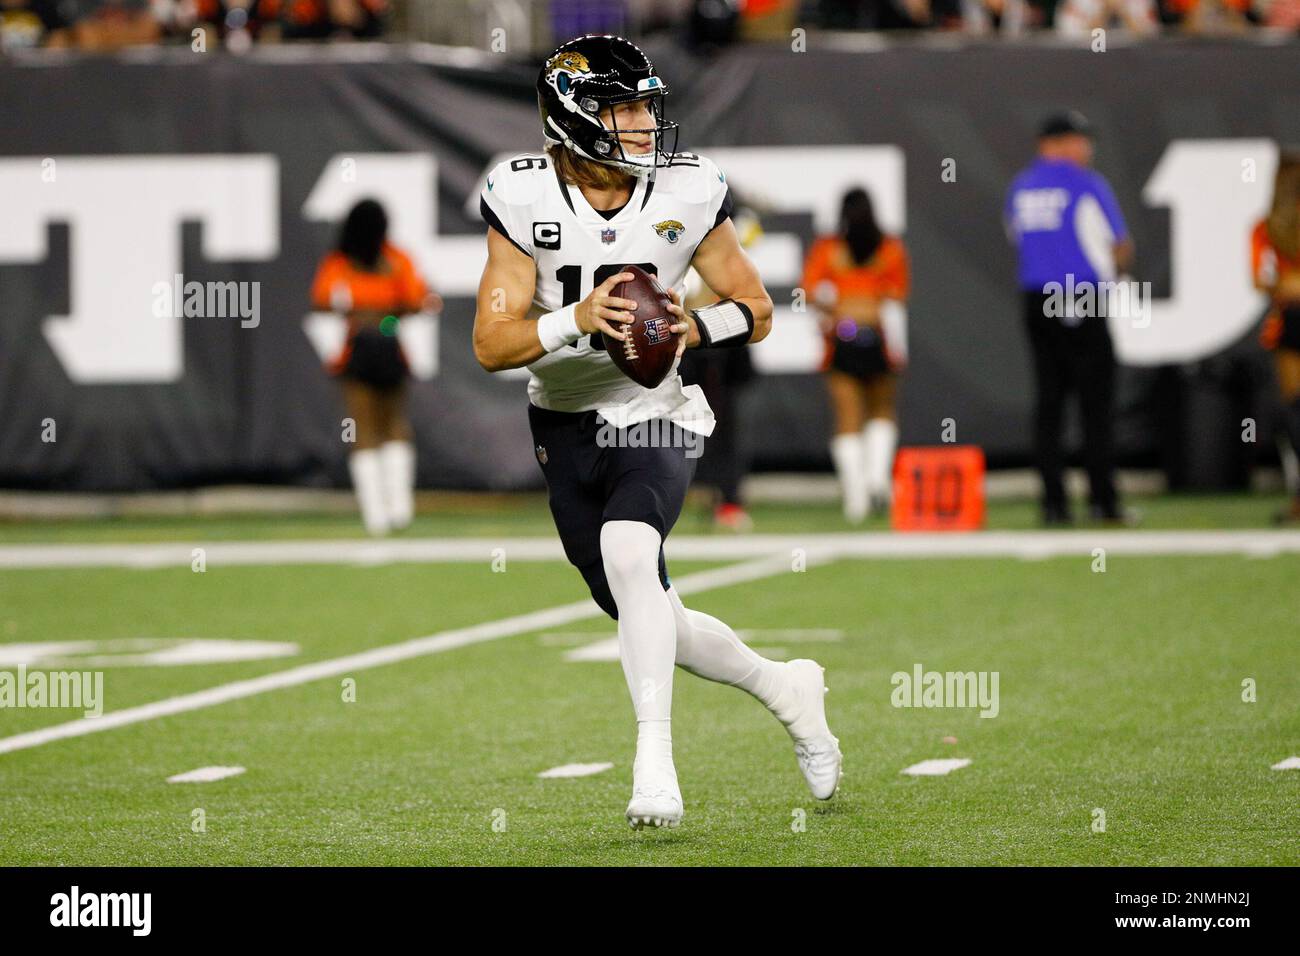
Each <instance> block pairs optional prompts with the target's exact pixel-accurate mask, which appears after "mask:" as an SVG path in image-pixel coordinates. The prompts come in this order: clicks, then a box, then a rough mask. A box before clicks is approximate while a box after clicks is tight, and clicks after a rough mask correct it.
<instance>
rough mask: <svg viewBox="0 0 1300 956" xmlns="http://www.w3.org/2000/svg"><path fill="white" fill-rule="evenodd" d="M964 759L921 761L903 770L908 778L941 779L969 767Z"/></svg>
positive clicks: (968, 762) (945, 758)
mask: <svg viewBox="0 0 1300 956" xmlns="http://www.w3.org/2000/svg"><path fill="white" fill-rule="evenodd" d="M969 766H970V760H969V759H968V758H966V757H944V758H942V759H940V760H922V761H921V762H920V763H914V764H912V766H910V767H907V768H906V769H904V770H903V773H905V774H907V775H908V776H909V777H942V776H944V775H945V774H950V773H952V772H953V771H954V770H960V769H961V768H962V767H969Z"/></svg>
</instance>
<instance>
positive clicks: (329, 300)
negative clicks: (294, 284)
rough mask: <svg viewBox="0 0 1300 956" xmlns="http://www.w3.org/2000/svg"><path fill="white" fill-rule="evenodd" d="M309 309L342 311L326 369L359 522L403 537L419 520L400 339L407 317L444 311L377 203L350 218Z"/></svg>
mask: <svg viewBox="0 0 1300 956" xmlns="http://www.w3.org/2000/svg"><path fill="white" fill-rule="evenodd" d="M311 299H312V305H313V306H314V307H315V308H316V309H318V310H321V311H325V310H329V311H333V312H339V313H341V314H343V315H344V316H346V318H347V322H348V332H347V339H346V342H345V344H344V347H343V351H342V353H340V354H339V355H338V356H337V357H336V358H335V359H334V360H333V361H332V362H330V363H329V365H328V369H329V371H330V373H331V374H332V375H334V376H335V377H337V378H338V379H339V381H340V382H342V384H343V397H344V401H345V403H346V405H347V412H348V417H349V418H350V419H352V421H353V423H354V425H355V428H356V434H355V436H354V438H355V447H354V449H353V450H352V452H351V454H350V455H349V456H348V470H349V471H350V473H351V475H352V484H353V487H354V489H355V490H356V495H357V502H358V504H359V505H360V508H361V518H362V521H363V523H364V524H365V527H366V530H367V531H368V532H369V533H370V534H373V535H382V534H387V533H388V532H389V531H395V530H400V529H401V528H404V527H406V526H407V525H409V524H410V523H411V518H412V516H413V514H414V510H413V509H414V502H413V491H414V487H415V446H414V445H413V444H412V431H411V424H410V422H409V421H408V420H407V417H406V392H407V381H408V379H409V378H410V374H411V372H410V366H409V365H408V364H407V360H406V355H405V354H404V353H403V351H402V345H401V342H400V341H399V339H398V327H399V324H400V322H401V317H402V316H403V315H408V314H410V313H412V312H419V311H420V310H422V309H426V308H427V309H430V310H433V311H440V310H441V309H442V297H441V296H439V295H438V294H437V293H436V292H430V290H429V288H428V286H427V285H426V284H425V282H424V279H422V278H421V277H420V274H419V273H418V272H416V270H415V264H414V263H413V262H412V261H411V257H410V256H408V255H407V254H406V253H405V252H403V251H402V250H401V249H398V248H397V246H395V245H393V244H392V243H391V242H389V241H388V213H387V212H385V211H384V207H383V206H382V205H380V204H379V203H378V202H377V201H375V200H373V199H363V200H361V201H360V202H359V203H357V204H356V205H355V206H353V207H352V209H351V210H350V211H349V212H348V215H347V218H346V219H345V220H344V221H343V226H342V228H341V229H340V230H339V237H338V241H337V242H336V243H335V246H334V249H333V250H331V251H330V252H328V253H327V254H326V255H325V257H324V258H323V259H322V260H321V262H320V266H319V267H318V268H317V271H316V278H315V279H314V280H313V281H312V288H311Z"/></svg>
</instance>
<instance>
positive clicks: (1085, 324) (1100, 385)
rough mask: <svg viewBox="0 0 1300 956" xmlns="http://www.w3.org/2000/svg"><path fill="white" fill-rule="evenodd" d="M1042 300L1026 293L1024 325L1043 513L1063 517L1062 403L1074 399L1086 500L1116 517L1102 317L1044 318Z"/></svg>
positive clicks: (1108, 358) (1111, 382)
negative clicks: (1079, 419)
mask: <svg viewBox="0 0 1300 956" xmlns="http://www.w3.org/2000/svg"><path fill="white" fill-rule="evenodd" d="M1046 298H1047V297H1046V296H1044V295H1042V294H1041V293H1038V292H1026V293H1025V325H1026V328H1027V330H1028V333H1029V345H1030V348H1031V350H1032V352H1033V358H1034V380H1035V384H1036V388H1037V398H1036V400H1035V403H1034V451H1035V456H1036V458H1037V462H1038V470H1039V472H1040V474H1041V475H1042V479H1043V511H1044V513H1045V514H1046V515H1047V516H1048V517H1060V516H1065V515H1066V514H1068V505H1067V502H1066V498H1065V481H1064V470H1065V453H1064V451H1063V449H1062V447H1061V427H1062V424H1063V419H1064V415H1065V403H1066V400H1067V399H1068V398H1069V397H1070V395H1071V394H1077V395H1078V396H1079V411H1080V413H1081V417H1082V419H1083V443H1084V445H1083V462H1084V467H1085V468H1086V469H1087V472H1088V488H1089V498H1090V502H1091V504H1092V506H1093V508H1095V509H1097V510H1098V511H1100V512H1101V513H1102V514H1103V515H1106V516H1113V515H1115V514H1116V513H1117V512H1118V509H1119V501H1118V497H1117V495H1116V493H1115V477H1114V469H1115V465H1114V455H1113V450H1112V438H1111V436H1112V428H1113V420H1112V412H1113V407H1114V394H1115V352H1114V349H1113V348H1112V346H1111V340H1110V330H1109V329H1108V328H1107V327H1106V318H1105V316H1092V317H1090V318H1086V319H1083V320H1082V321H1080V322H1079V324H1078V325H1075V326H1069V325H1065V324H1063V323H1062V320H1061V319H1059V318H1052V317H1049V316H1047V315H1045V314H1044V302H1045V300H1046Z"/></svg>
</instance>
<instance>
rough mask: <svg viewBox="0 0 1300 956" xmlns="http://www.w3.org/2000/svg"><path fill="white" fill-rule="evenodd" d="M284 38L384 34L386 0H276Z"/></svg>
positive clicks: (309, 38)
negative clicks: (279, 9)
mask: <svg viewBox="0 0 1300 956" xmlns="http://www.w3.org/2000/svg"><path fill="white" fill-rule="evenodd" d="M275 2H276V3H278V4H281V5H282V8H281V12H280V22H281V24H282V25H283V33H284V38H285V39H286V40H325V39H330V38H335V39H352V38H355V39H374V38H376V37H379V36H381V35H383V32H384V18H385V17H386V16H387V14H388V7H389V4H388V0H275Z"/></svg>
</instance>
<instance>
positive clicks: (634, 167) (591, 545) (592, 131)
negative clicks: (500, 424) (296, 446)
mask: <svg viewBox="0 0 1300 956" xmlns="http://www.w3.org/2000/svg"><path fill="white" fill-rule="evenodd" d="M667 92H668V87H667V85H666V84H665V83H664V81H663V79H662V78H661V77H660V76H659V75H658V74H657V73H656V72H655V68H654V66H653V64H651V62H650V60H649V59H648V58H647V57H646V55H645V54H644V53H642V52H641V50H640V49H638V48H637V47H636V45H635V44H633V43H631V42H629V41H628V40H625V39H623V38H621V37H615V36H585V37H580V38H578V39H576V40H571V41H569V42H568V43H565V44H564V45H563V46H561V47H560V48H559V49H557V50H556V51H555V52H554V53H553V54H551V56H550V57H548V58H547V60H546V62H545V64H544V66H543V67H542V70H541V73H540V74H539V76H538V79H537V95H538V107H539V110H540V113H541V121H542V130H543V133H544V135H545V137H546V141H547V146H546V149H545V151H544V152H543V153H539V154H532V155H523V156H518V157H516V158H514V159H512V160H509V161H507V162H503V163H501V164H500V165H498V166H497V167H496V168H494V169H493V170H492V172H491V173H490V174H489V175H488V178H487V183H486V185H485V187H484V189H483V191H482V195H481V203H480V209H481V211H482V214H483V218H484V219H485V220H486V221H487V223H488V226H489V229H488V232H487V244H488V261H487V265H486V267H485V268H484V270H483V277H482V280H481V282H480V283H479V290H478V311H477V314H476V316H475V320H474V354H475V356H476V357H477V359H478V361H479V363H480V364H481V365H482V366H483V367H484V368H485V369H487V370H488V371H498V370H501V369H509V368H517V367H520V366H527V367H528V369H529V371H530V372H531V373H532V375H531V379H530V381H529V384H528V398H529V409H528V415H529V422H530V425H531V429H532V435H533V441H534V446H535V448H534V450H535V452H536V455H537V460H538V462H539V464H540V465H541V468H542V472H543V474H544V475H545V477H546V483H547V488H548V493H549V500H550V507H551V514H552V516H553V517H554V519H555V526H556V530H557V531H558V532H559V534H560V539H561V541H562V542H563V544H564V552H565V555H566V556H567V557H568V559H569V561H570V562H571V563H572V564H573V565H574V566H575V567H577V569H578V570H579V571H580V572H581V573H582V576H583V578H584V579H585V580H586V582H587V586H588V587H589V588H590V590H591V595H592V597H593V598H594V599H595V600H596V603H597V604H599V605H600V607H601V608H602V609H603V610H604V611H605V612H606V613H607V614H609V615H610V617H612V618H614V619H615V620H617V621H618V637H619V652H620V657H621V659H622V662H623V672H624V675H625V677H626V679H627V684H628V689H629V691H630V692H631V694H632V704H633V710H634V712H635V715H636V721H637V746H636V759H635V760H634V762H633V765H632V778H633V785H632V799H631V801H630V802H629V803H628V806H627V819H628V822H629V823H630V824H631V825H632V826H633V827H635V828H637V829H639V828H641V827H643V826H647V825H653V826H676V825H677V824H678V823H679V822H680V821H681V818H682V797H681V791H680V790H679V788H678V784H677V773H676V770H675V769H674V767H673V757H672V736H671V733H670V718H671V713H672V688H673V667H674V665H677V666H680V667H682V668H683V669H684V670H687V671H689V672H691V673H693V674H696V675H698V676H700V677H704V678H706V679H708V680H713V681H718V682H720V683H723V684H731V685H734V686H737V687H740V688H741V689H743V690H745V691H747V692H748V693H750V694H752V695H753V696H754V697H756V698H758V700H759V701H761V702H762V703H763V704H764V705H765V706H766V707H767V708H768V709H769V710H770V711H771V712H772V713H773V714H774V715H775V716H776V717H777V718H778V719H779V720H780V721H781V722H782V724H784V725H785V727H786V729H787V730H788V731H789V733H790V736H791V737H792V738H793V740H794V745H795V753H796V756H797V759H798V763H799V766H800V768H801V769H802V771H803V774H804V776H805V778H806V779H807V781H808V785H809V787H810V788H811V789H812V792H813V794H814V796H816V797H817V798H819V799H829V798H830V797H831V796H832V795H833V794H834V792H835V789H836V787H837V786H838V783H839V778H840V764H841V757H840V750H839V741H838V740H836V738H835V737H834V736H832V734H831V732H830V729H829V727H828V726H827V724H826V715H825V707H824V700H823V694H824V693H825V687H824V682H823V672H822V668H821V667H820V666H819V665H818V664H817V663H815V662H814V661H809V660H796V661H789V662H787V663H781V662H776V661H769V660H766V659H764V658H762V657H760V656H759V655H758V654H756V653H755V652H754V651H753V650H751V649H750V648H749V647H747V646H746V645H745V644H744V643H743V642H742V641H741V640H740V639H739V638H738V637H737V636H736V633H735V632H734V631H733V630H732V629H731V628H730V627H728V626H727V625H726V624H724V623H723V622H722V621H719V620H718V619H717V618H715V617H712V616H710V615H708V614H705V613H703V612H700V611H694V610H691V609H689V608H687V607H686V606H685V605H683V603H682V600H681V598H680V597H679V596H678V594H677V592H676V590H675V589H674V588H673V587H672V585H671V583H670V582H669V579H668V573H667V568H666V566H665V564H664V554H663V541H664V538H665V537H666V536H667V534H668V532H669V531H670V530H671V529H672V527H673V524H674V523H675V522H676V520H677V516H678V514H679V513H680V512H681V508H682V502H683V499H684V498H685V495H686V489H687V486H688V485H689V484H690V481H691V475H692V473H693V471H694V459H693V458H691V457H688V454H687V449H688V448H694V447H696V442H697V441H698V440H699V439H700V438H701V436H707V435H708V434H709V433H710V432H711V431H712V430H713V414H712V412H711V410H710V409H709V406H708V403H707V401H705V399H704V396H703V393H702V392H701V391H700V389H699V387H698V386H687V387H683V385H682V382H681V377H680V376H678V375H677V374H675V371H676V370H675V367H674V370H673V372H670V373H669V375H668V377H667V378H666V379H665V380H664V381H663V383H661V384H660V385H659V386H658V387H656V388H653V389H647V388H643V387H642V386H640V385H638V384H636V383H635V382H633V381H632V380H631V379H629V378H627V377H626V376H625V375H624V374H623V373H622V372H621V371H620V370H619V369H618V368H617V367H616V366H615V365H614V363H613V361H612V360H611V359H610V357H609V355H608V354H607V352H606V351H605V344H606V343H607V342H608V341H609V340H611V339H612V340H615V341H622V340H623V338H624V333H623V331H622V330H621V326H622V325H624V324H625V323H627V322H629V321H631V319H632V313H631V311H630V310H632V309H634V308H635V303H634V302H633V301H632V300H630V299H623V298H618V297H616V296H614V295H613V294H612V293H613V289H614V287H615V286H616V285H617V284H618V283H620V282H622V281H625V280H629V279H631V278H633V277H632V275H631V274H630V273H624V272H621V271H620V269H621V267H622V266H624V265H628V264H636V265H639V266H640V267H641V268H642V269H644V270H645V271H646V272H649V273H653V274H655V275H657V277H658V279H659V281H660V282H661V283H662V284H663V285H664V286H665V288H667V289H668V290H669V295H670V297H671V299H672V301H673V305H672V306H671V311H672V313H673V315H674V316H675V317H676V318H677V319H678V320H679V321H678V322H676V323H675V324H674V325H673V326H672V330H673V332H675V333H677V334H678V335H679V336H680V341H679V346H678V359H679V360H680V357H681V354H682V349H684V348H687V347H690V348H739V347H744V346H745V345H746V344H748V343H749V342H757V341H759V340H761V339H762V338H763V337H764V336H766V335H767V333H768V331H769V329H770V328H771V317H772V300H771V299H770V298H769V296H768V294H767V291H766V290H765V289H764V288H763V283H762V280H761V279H760V278H759V276H758V273H757V271H756V270H755V269H754V266H753V263H751V262H750V260H749V258H748V257H747V256H746V255H745V253H744V252H743V251H742V249H741V247H740V244H739V242H738V241H737V238H736V230H735V228H734V226H733V224H732V222H731V219H730V218H729V217H730V212H731V200H730V197H729V193H728V188H727V182H726V178H725V177H724V176H723V174H722V172H720V171H719V169H718V168H717V166H715V165H714V164H713V163H712V162H710V161H709V160H708V159H705V158H704V157H702V156H698V155H695V154H693V153H684V152H682V153H679V152H675V151H674V148H675V146H676V133H677V124H675V123H669V122H667V121H665V119H664V114H663V98H664V96H665V95H666V94H667ZM670 135H671V137H672V139H673V142H672V144H671V146H670V144H669V143H667V142H666V141H665V138H666V137H668V136H670ZM691 266H694V267H695V269H696V270H697V271H698V272H699V274H700V276H701V278H702V279H703V280H704V281H705V282H706V283H707V284H708V286H709V287H710V288H712V289H713V290H715V291H716V292H717V293H718V295H719V296H721V297H722V299H721V301H719V302H717V303H715V304H714V305H711V306H708V307H706V308H700V309H697V310H695V311H694V312H692V313H689V314H688V313H687V312H685V311H684V310H683V309H682V307H681V299H682V290H683V288H684V284H685V276H686V272H687V270H688V269H689V268H690V267H691ZM647 422H649V423H652V426H651V434H652V435H659V436H661V439H660V440H659V441H657V442H654V443H653V444H654V447H644V443H643V442H641V441H635V442H627V441H621V440H611V439H610V434H611V431H617V430H619V429H627V428H629V427H631V426H636V425H641V424H642V423H647ZM691 432H693V433H694V434H693V435H692V434H687V433H691ZM665 438H666V439H667V440H664V439H665ZM633 445H635V446H636V447H632V446H633Z"/></svg>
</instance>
